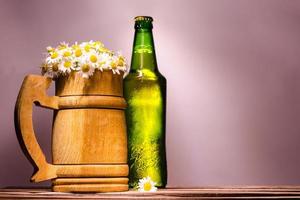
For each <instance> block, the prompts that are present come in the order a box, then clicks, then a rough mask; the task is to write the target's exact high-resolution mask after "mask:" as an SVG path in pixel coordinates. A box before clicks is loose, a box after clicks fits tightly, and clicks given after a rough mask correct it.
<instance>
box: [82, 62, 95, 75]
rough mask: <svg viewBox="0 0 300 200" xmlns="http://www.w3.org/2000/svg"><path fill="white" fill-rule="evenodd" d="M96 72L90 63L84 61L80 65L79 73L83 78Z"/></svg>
mask: <svg viewBox="0 0 300 200" xmlns="http://www.w3.org/2000/svg"><path fill="white" fill-rule="evenodd" d="M94 72H95V68H94V67H93V66H91V65H89V64H86V63H84V64H82V65H80V66H79V74H80V75H81V76H82V77H83V78H89V77H90V76H92V75H93V74H94Z"/></svg>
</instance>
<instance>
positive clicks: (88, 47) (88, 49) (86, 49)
mask: <svg viewBox="0 0 300 200" xmlns="http://www.w3.org/2000/svg"><path fill="white" fill-rule="evenodd" d="M90 49H91V45H89V44H87V45H85V46H84V50H85V51H86V52H89V51H90Z"/></svg>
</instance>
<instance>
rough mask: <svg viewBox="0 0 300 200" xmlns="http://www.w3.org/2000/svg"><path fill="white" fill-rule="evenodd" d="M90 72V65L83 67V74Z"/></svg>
mask: <svg viewBox="0 0 300 200" xmlns="http://www.w3.org/2000/svg"><path fill="white" fill-rule="evenodd" d="M89 70H90V66H89V65H86V64H85V65H83V66H82V67H81V71H82V72H85V73H86V72H88V71H89Z"/></svg>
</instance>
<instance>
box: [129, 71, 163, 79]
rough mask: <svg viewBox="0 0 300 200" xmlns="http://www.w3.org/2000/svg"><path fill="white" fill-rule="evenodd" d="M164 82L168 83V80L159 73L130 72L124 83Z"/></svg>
mask: <svg viewBox="0 0 300 200" xmlns="http://www.w3.org/2000/svg"><path fill="white" fill-rule="evenodd" d="M141 80H145V81H163V82H166V78H165V77H164V76H163V75H162V74H161V73H160V72H159V71H147V70H141V71H130V72H129V73H128V74H127V75H126V76H125V78H124V81H125V82H126V81H141Z"/></svg>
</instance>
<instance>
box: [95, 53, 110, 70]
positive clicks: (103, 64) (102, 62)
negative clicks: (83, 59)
mask: <svg viewBox="0 0 300 200" xmlns="http://www.w3.org/2000/svg"><path fill="white" fill-rule="evenodd" d="M110 62H111V57H110V55H109V54H108V53H101V54H100V55H99V63H98V64H99V69H100V70H101V71H103V69H110Z"/></svg>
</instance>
